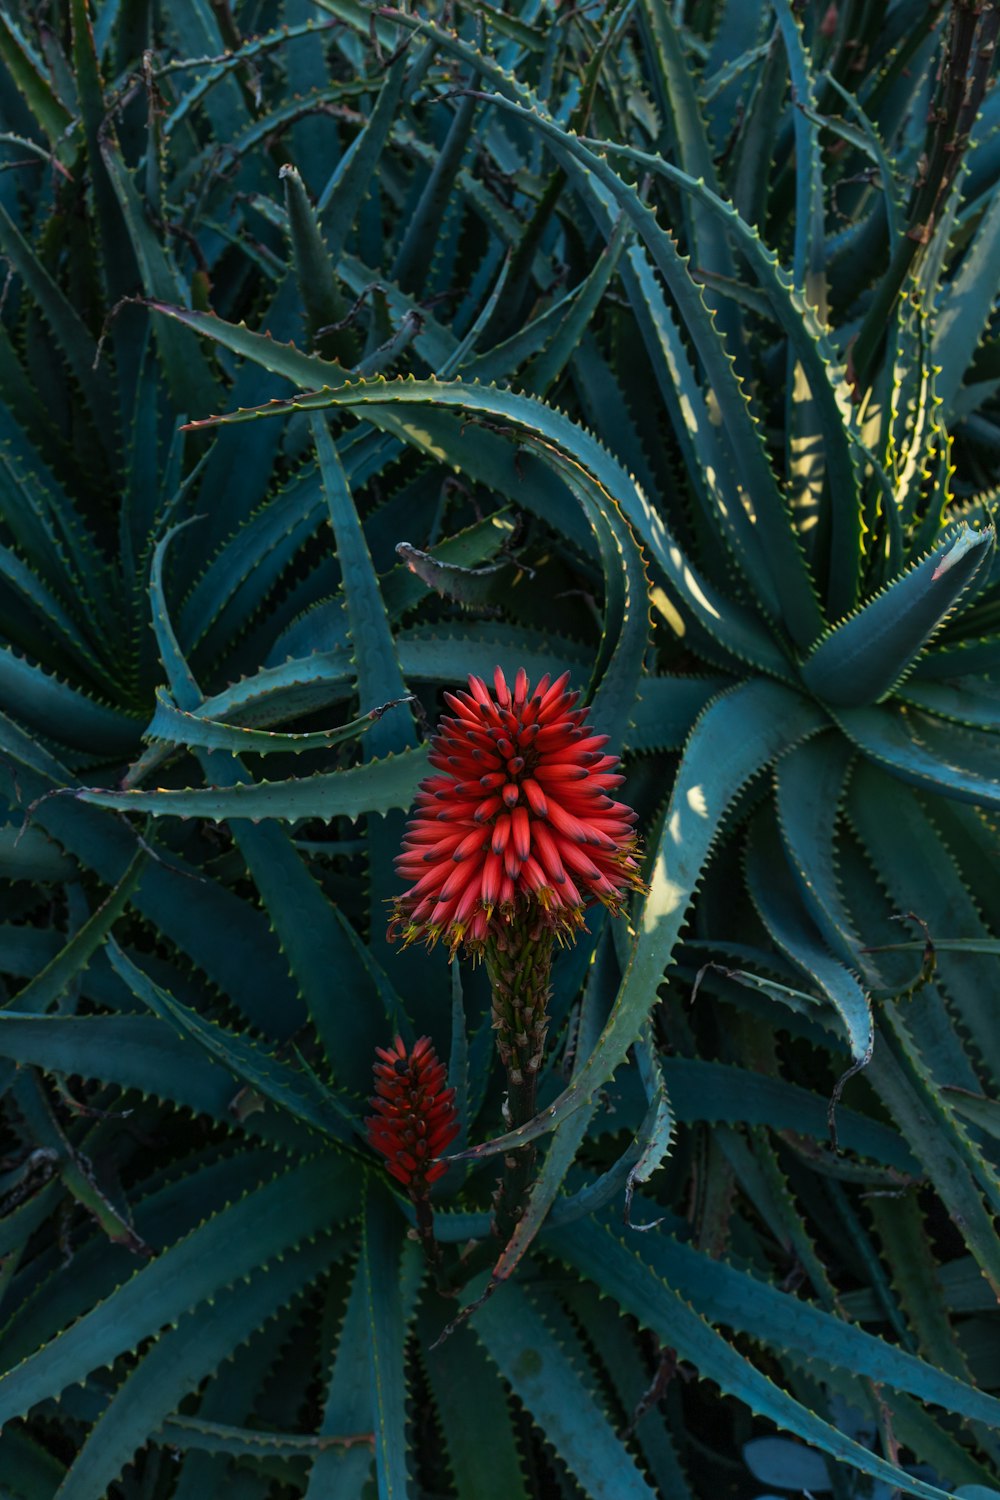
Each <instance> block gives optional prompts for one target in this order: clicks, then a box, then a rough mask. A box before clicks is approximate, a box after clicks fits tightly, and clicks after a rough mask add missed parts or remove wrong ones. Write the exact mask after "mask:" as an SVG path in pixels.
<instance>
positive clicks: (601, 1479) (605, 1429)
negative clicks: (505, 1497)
mask: <svg viewBox="0 0 1000 1500" xmlns="http://www.w3.org/2000/svg"><path fill="white" fill-rule="evenodd" d="M472 1327H473V1328H474V1330H475V1332H476V1336H477V1337H478V1339H479V1340H480V1342H481V1343H482V1345H483V1347H484V1348H485V1350H486V1353H487V1354H488V1355H489V1357H490V1359H491V1360H492V1361H493V1363H494V1364H495V1365H496V1366H497V1368H498V1369H499V1371H500V1374H501V1375H502V1376H503V1378H504V1379H505V1380H506V1381H507V1382H508V1384H509V1385H510V1386H511V1388H512V1390H513V1391H514V1394H515V1395H516V1396H517V1398H518V1400H519V1401H521V1402H522V1403H523V1404H524V1406H526V1407H527V1409H528V1411H529V1412H530V1413H531V1416H532V1417H533V1419H534V1421H535V1422H536V1423H537V1424H538V1426H539V1428H540V1429H541V1432H542V1434H543V1435H544V1437H545V1439H546V1440H547V1441H548V1442H549V1443H551V1444H552V1446H553V1447H554V1448H555V1450H556V1452H557V1453H558V1454H559V1456H560V1458H561V1459H562V1460H563V1462H564V1463H565V1465H566V1467H567V1468H568V1469H569V1471H570V1473H571V1474H574V1475H575V1476H576V1478H577V1479H578V1480H579V1481H580V1484H581V1485H582V1486H583V1489H584V1492H585V1493H586V1494H587V1495H590V1496H592V1497H593V1500H646V1497H648V1496H651V1495H652V1494H653V1493H654V1491H653V1489H652V1487H651V1485H650V1484H649V1482H648V1480H646V1479H645V1478H644V1477H643V1475H642V1474H641V1473H640V1471H639V1469H638V1466H637V1465H636V1463H635V1460H634V1459H633V1457H632V1455H631V1454H630V1453H629V1451H628V1449H627V1448H626V1447H625V1445H624V1443H623V1442H622V1441H621V1439H620V1437H619V1436H618V1434H617V1433H616V1432H615V1430H614V1428H613V1426H612V1424H611V1422H610V1421H609V1419H608V1417H607V1415H606V1413H605V1411H604V1409H603V1405H602V1403H601V1402H600V1400H599V1399H598V1398H597V1397H596V1396H595V1394H594V1393H593V1392H592V1391H591V1390H590V1389H589V1388H588V1386H587V1384H586V1383H585V1382H584V1381H583V1380H582V1379H581V1376H580V1374H579V1372H578V1370H577V1368H576V1366H575V1365H574V1363H573V1362H572V1360H571V1358H570V1356H569V1354H568V1352H567V1351H566V1350H565V1349H564V1348H563V1347H562V1345H561V1344H560V1342H559V1340H558V1338H557V1337H556V1336H555V1335H554V1334H553V1333H552V1332H551V1331H550V1330H549V1328H548V1327H547V1326H546V1323H545V1321H544V1319H543V1318H542V1316H541V1314H540V1313H539V1312H538V1311H537V1310H536V1308H535V1306H534V1304H533V1303H532V1301H531V1299H530V1298H529V1297H528V1295H527V1293H526V1292H524V1291H523V1290H522V1289H521V1288H520V1287H519V1286H517V1285H515V1284H514V1283H511V1282H507V1283H505V1285H504V1286H502V1287H501V1288H500V1289H499V1291H498V1292H497V1293H496V1295H495V1296H494V1297H493V1298H491V1300H490V1301H489V1302H487V1303H485V1304H484V1305H483V1306H482V1307H481V1308H479V1310H478V1311H477V1312H476V1313H474V1314H473V1317H472Z"/></svg>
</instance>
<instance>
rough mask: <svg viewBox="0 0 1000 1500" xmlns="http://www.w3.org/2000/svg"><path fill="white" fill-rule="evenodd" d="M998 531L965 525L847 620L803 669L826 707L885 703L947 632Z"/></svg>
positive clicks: (804, 664) (831, 633)
mask: <svg viewBox="0 0 1000 1500" xmlns="http://www.w3.org/2000/svg"><path fill="white" fill-rule="evenodd" d="M993 542H994V530H993V527H992V526H988V527H984V528H983V530H982V531H973V530H972V528H971V527H969V526H967V525H965V524H964V523H963V524H962V525H960V526H959V528H958V530H957V532H956V533H954V534H953V535H952V536H951V537H950V538H949V540H948V541H947V542H946V543H944V544H942V545H941V546H940V547H938V548H936V549H935V550H934V551H933V552H932V553H930V555H929V556H927V557H925V558H922V559H921V561H920V562H918V563H916V564H915V565H914V566H913V567H911V568H910V569H908V571H907V572H905V573H903V574H902V575H901V576H900V577H899V578H895V579H893V581H892V583H890V584H889V585H888V586H887V587H886V588H884V589H883V590H882V591H881V593H879V594H876V595H875V597H874V598H873V599H869V600H868V601H867V603H865V604H863V605H862V606H861V608H860V609H859V610H857V611H856V612H855V613H854V614H853V615H851V616H849V618H848V619H846V620H842V621H841V622H840V624H839V625H835V626H834V627H833V629H832V630H831V631H829V632H828V634H827V635H826V636H824V638H823V639H822V640H821V641H820V642H819V643H818V644H817V645H816V646H815V647H814V648H813V650H812V651H811V652H810V654H809V656H807V657H806V659H805V661H804V662H803V663H802V667H801V672H802V680H803V682H804V683H805V685H806V686H807V687H808V688H809V689H810V691H811V692H813V693H815V694H816V696H817V697H818V698H820V699H821V700H822V701H823V702H825V703H830V704H833V705H836V706H838V707H839V706H843V707H853V706H855V705H861V704H866V703H875V702H878V701H879V700H880V699H882V698H884V697H886V696H887V695H888V694H889V693H890V692H891V691H892V689H893V687H894V686H895V685H896V684H897V683H898V682H899V681H900V680H901V679H902V678H903V677H904V676H905V675H906V673H907V672H908V671H909V669H910V668H911V667H912V665H913V663H914V662H915V660H916V658H917V657H918V656H919V655H920V653H921V652H922V651H923V650H924V649H925V648H926V646H927V644H928V642H929V641H930V640H931V639H932V638H933V636H934V635H935V633H936V632H937V631H938V630H939V629H940V627H941V626H942V625H943V623H944V621H945V620H946V619H947V617H948V615H949V613H950V612H951V611H952V610H953V609H954V607H955V605H956V604H957V603H958V601H959V599H960V598H961V597H962V595H963V594H964V593H965V591H966V589H967V588H968V587H969V585H970V584H971V583H972V581H973V580H974V578H975V577H976V575H977V573H978V572H979V571H980V569H981V568H982V566H983V564H984V563H985V562H986V560H987V559H988V558H989V556H990V553H991V551H992V548H993Z"/></svg>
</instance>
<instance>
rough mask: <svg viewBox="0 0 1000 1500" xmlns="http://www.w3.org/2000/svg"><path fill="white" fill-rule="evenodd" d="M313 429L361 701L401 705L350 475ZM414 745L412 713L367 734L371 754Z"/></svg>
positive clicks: (402, 689)
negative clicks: (349, 479)
mask: <svg viewBox="0 0 1000 1500" xmlns="http://www.w3.org/2000/svg"><path fill="white" fill-rule="evenodd" d="M311 427H312V434H313V441H314V442H315V444H316V453H317V457H318V459H319V468H320V476H321V479H322V484H323V492H324V494H325V496H326V502H327V506H328V507H329V514H330V525H331V527H332V528H333V535H334V539H335V542H336V548H337V558H338V561H339V563H340V568H341V574H342V577H343V580H344V585H343V586H344V603H345V608H346V612H347V619H348V623H349V628H350V634H351V642H352V644H353V647H354V659H355V662H356V664H357V674H358V696H359V698H360V700H361V702H363V703H364V702H375V703H381V702H384V701H386V700H390V699H391V700H393V701H395V702H400V701H401V700H405V699H406V698H407V692H406V684H405V683H404V681H403V675H402V673H401V672H400V670H399V661H398V659H397V656H396V648H395V643H394V641H393V637H392V630H391V628H390V625H389V621H388V618H387V615H386V608H385V603H384V601H383V598H382V594H381V591H380V589H379V584H378V577H377V575H376V572H375V569H374V566H373V565H372V560H371V553H370V551H369V549H368V544H367V542H366V540H365V534H364V531H363V529H362V526H361V522H360V520H359V519H358V513H357V510H356V509H355V505H354V501H353V499H352V497H351V492H350V488H349V487H348V482H347V476H346V474H345V473H344V468H343V465H342V464H341V462H340V459H339V457H338V456H337V450H336V448H335V446H334V444H333V440H332V439H331V437H330V433H329V430H328V428H327V425H326V422H325V420H324V419H323V417H321V416H314V417H313V419H312V423H311ZM415 743H416V735H415V733H414V730H413V720H412V715H410V714H409V713H404V714H396V715H393V717H392V719H391V720H388V719H387V720H385V721H383V720H382V718H381V716H380V717H379V720H378V722H377V724H376V725H375V727H374V729H373V730H372V733H371V735H370V736H369V745H370V747H371V753H372V754H373V755H385V754H388V753H390V752H393V751H399V750H403V749H405V748H407V747H410V746H413V745H414V744H415Z"/></svg>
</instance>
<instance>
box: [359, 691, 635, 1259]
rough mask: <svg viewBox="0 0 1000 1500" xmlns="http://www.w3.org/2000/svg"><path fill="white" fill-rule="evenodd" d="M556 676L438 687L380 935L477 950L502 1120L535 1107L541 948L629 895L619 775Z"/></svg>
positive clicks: (548, 961) (518, 1178) (512, 1165)
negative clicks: (441, 708)
mask: <svg viewBox="0 0 1000 1500" xmlns="http://www.w3.org/2000/svg"><path fill="white" fill-rule="evenodd" d="M568 682H569V673H568V672H567V673H564V674H563V676H562V677H560V678H558V679H557V680H556V681H555V682H552V681H551V680H550V678H549V677H548V676H545V677H543V678H542V679H541V681H540V682H539V683H538V685H537V686H536V688H535V690H534V692H532V690H531V684H530V682H529V680H528V676H527V673H525V672H524V671H523V670H521V671H519V672H518V673H517V675H516V677H515V679H514V686H513V688H511V687H510V686H509V684H508V682H507V680H506V678H505V676H504V674H503V672H502V671H501V670H500V668H499V667H498V668H497V669H496V671H495V673H494V675H493V690H492V692H491V691H490V689H489V687H487V685H486V683H485V682H484V681H483V680H482V679H481V678H479V677H470V678H469V688H468V692H458V693H446V694H445V701H446V703H447V704H448V708H449V710H450V713H449V714H448V715H446V716H445V717H443V718H442V720H441V722H440V724H439V726H438V730H437V733H436V734H435V736H434V737H433V739H432V740H431V745H430V763H431V765H432V766H433V768H434V774H433V775H431V776H429V777H428V778H427V780H426V781H424V782H423V783H422V784H421V787H420V790H419V792H418V795H417V802H416V807H415V809H414V812H413V816H412V817H411V819H410V822H409V824H408V826H407V830H406V835H405V837H404V839H403V848H402V852H401V854H400V855H399V857H398V859H397V861H396V869H397V871H398V873H399V874H400V875H401V876H402V877H403V878H404V879H405V880H407V881H409V882H410V884H409V888H408V889H407V890H406V891H405V892H404V893H403V895H401V896H400V897H399V899H398V900H397V901H396V903H395V908H394V912H393V918H392V922H391V923H390V927H389V935H390V937H394V936H400V935H401V936H402V937H403V940H404V942H406V943H411V942H415V941H423V942H425V943H426V944H427V946H428V947H433V946H434V944H435V943H437V942H439V941H440V942H444V943H446V944H447V946H448V948H449V949H450V951H451V953H452V955H454V954H455V953H457V952H458V951H459V950H460V949H464V950H465V951H466V952H468V953H471V955H472V956H473V957H474V958H476V959H483V960H484V961H485V964H486V969H487V972H488V974H489V978H490V984H491V987H492V993H493V1027H494V1030H495V1032H496V1043H497V1052H498V1054H499V1057H500V1060H501V1062H502V1064H503V1066H504V1069H505V1070H506V1073H507V1085H508V1092H507V1104H506V1110H505V1115H506V1120H507V1124H508V1127H516V1126H518V1125H523V1124H525V1123H526V1122H527V1121H528V1120H530V1119H531V1118H532V1117H533V1115H534V1113H535V1109H536V1094H537V1084H538V1075H539V1070H540V1068H541V1065H542V1059H543V1055H544V1050H545V1037H546V1031H547V1027H548V1015H547V1006H548V997H549V980H550V974H551V968H552V953H553V946H554V943H555V942H556V941H557V940H558V941H559V942H563V943H564V942H567V941H571V940H572V939H573V938H574V937H575V936H576V934H577V933H578V932H579V931H580V930H581V928H582V927H583V926H584V913H585V911H586V909H587V908H588V907H589V906H592V905H593V904H595V903H596V902H598V901H599V902H601V903H603V905H605V906H606V907H607V908H608V909H609V910H610V911H611V912H613V913H615V914H616V915H617V914H618V913H620V912H621V910H622V908H623V905H624V900H625V897H626V895H627V894H628V892H630V891H634V890H642V889H643V888H644V887H643V882H642V879H641V877H640V874H639V866H638V861H637V858H636V852H637V851H636V841H635V834H634V831H633V824H634V823H635V821H636V816H635V813H634V812H633V811H632V809H631V808H629V807H627V806H626V805H625V804H624V803H623V802H619V801H617V800H616V799H615V797H614V795H613V793H614V791H615V789H616V788H617V787H618V786H620V785H621V783H622V781H623V779H624V778H623V777H622V776H621V774H620V772H619V768H618V759H617V757H616V756H615V755H610V754H608V753H607V750H606V746H607V743H608V736H607V735H602V734H595V733H593V731H592V730H591V729H590V727H589V726H588V724H587V711H586V709H582V708H577V706H576V705H577V701H578V699H579V694H578V693H576V692H572V691H570V689H569V687H568ZM534 1160H535V1149H534V1147H522V1148H520V1149H519V1150H517V1151H516V1152H512V1153H510V1155H509V1156H508V1157H507V1158H505V1163H504V1176H503V1179H502V1181H501V1184H500V1187H499V1189H498V1193H497V1196H496V1199H495V1207H496V1228H497V1232H498V1233H500V1234H502V1235H504V1236H505V1237H506V1236H507V1235H509V1233H510V1231H511V1229H512V1228H513V1226H514V1224H516V1222H517V1219H518V1217H519V1216H520V1214H521V1213H522V1212H523V1206H524V1199H525V1195H526V1193H527V1190H528V1187H529V1186H530V1181H531V1175H532V1171H533V1166H534Z"/></svg>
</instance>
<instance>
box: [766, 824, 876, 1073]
mask: <svg viewBox="0 0 1000 1500" xmlns="http://www.w3.org/2000/svg"><path fill="white" fill-rule="evenodd" d="M747 885H748V888H749V891H750V895H751V897H752V899H753V902H754V905H755V906H756V907H757V910H758V912H759V913H760V916H761V919H762V921H763V922H764V925H765V927H766V928H767V929H768V932H769V933H770V934H771V937H772V938H773V940H774V942H775V944H776V946H777V947H778V949H779V951H780V952H782V953H784V954H785V955H786V956H787V957H788V958H790V959H791V960H792V962H793V963H794V964H795V965H796V967H798V968H800V969H801V970H802V971H803V973H805V974H807V975H808V976H809V978H810V979H811V980H812V981H813V983H814V984H815V985H817V986H818V988H819V989H820V990H821V992H822V993H823V994H824V995H825V996H826V997H827V999H828V1000H829V1002H830V1004H831V1005H832V1006H833V1008H834V1009H835V1011H836V1012H837V1015H838V1016H839V1017H840V1020H841V1023H842V1025H843V1028H844V1032H845V1034H846V1038H847V1042H848V1045H849V1046H850V1049H851V1057H852V1059H853V1061H854V1062H855V1063H864V1062H867V1060H868V1058H870V1057H871V1052H872V1046H873V1044H874V1030H873V1023H872V1014H871V1006H870V1004H869V1001H868V996H867V995H866V994H865V991H864V990H863V988H862V986H861V984H860V982H859V980H858V978H857V976H856V975H855V974H854V973H852V972H851V970H850V969H848V968H846V967H845V965H844V964H843V963H841V962H840V961H839V960H838V959H836V958H834V956H833V954H832V953H830V952H829V950H828V949H827V948H826V945H825V944H824V943H823V942H822V941H821V940H820V938H819V934H818V933H817V932H816V930H815V928H813V926H812V924H811V922H810V920H809V918H808V916H807V915H806V913H805V912H804V911H803V910H802V906H801V904H800V902H799V899H798V892H797V890H796V889H795V886H794V884H793V882H792V879H791V872H790V871H789V868H788V864H787V861H786V860H785V856H784V851H783V849H782V847H781V840H780V837H779V834H778V831H777V829H776V828H775V826H774V824H773V822H772V820H771V818H770V812H769V810H768V809H765V810H764V812H763V814H762V815H761V816H759V817H757V818H756V819H755V820H754V823H753V826H752V828H751V832H750V840H749V844H748V847H747Z"/></svg>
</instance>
